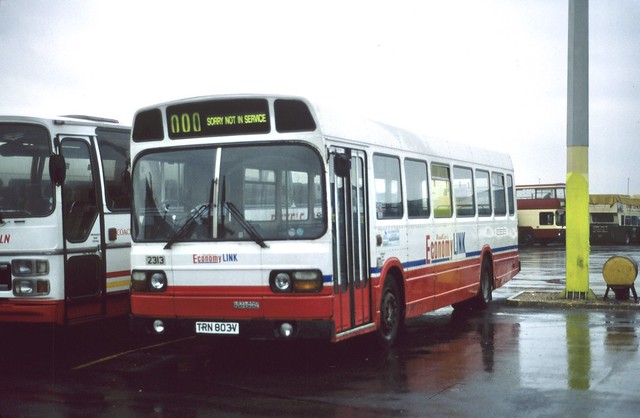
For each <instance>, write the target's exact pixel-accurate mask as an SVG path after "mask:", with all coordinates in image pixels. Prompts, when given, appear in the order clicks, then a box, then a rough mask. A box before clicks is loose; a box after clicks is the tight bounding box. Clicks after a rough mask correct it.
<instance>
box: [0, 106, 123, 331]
mask: <svg viewBox="0 0 640 418" xmlns="http://www.w3.org/2000/svg"><path fill="white" fill-rule="evenodd" d="M130 132H131V130H130V128H128V127H124V126H122V125H120V124H118V123H116V122H115V121H110V120H105V119H101V118H91V117H81V116H71V117H59V118H38V117H18V116H0V323H16V324H17V323H47V324H56V325H67V324H73V323H79V322H85V321H90V320H94V319H99V318H106V317H110V316H116V315H121V316H125V315H126V314H128V313H129V284H130V269H129V253H130V246H131V235H130V233H129V227H130V211H129V207H130V201H131V198H130V196H131V187H130V184H131V182H130V177H131V176H130V160H129V141H130Z"/></svg>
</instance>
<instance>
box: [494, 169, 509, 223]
mask: <svg viewBox="0 0 640 418" xmlns="http://www.w3.org/2000/svg"><path fill="white" fill-rule="evenodd" d="M491 186H492V189H493V210H494V215H496V216H504V215H506V214H507V202H506V200H505V198H504V190H505V187H504V175H503V174H502V173H491Z"/></svg>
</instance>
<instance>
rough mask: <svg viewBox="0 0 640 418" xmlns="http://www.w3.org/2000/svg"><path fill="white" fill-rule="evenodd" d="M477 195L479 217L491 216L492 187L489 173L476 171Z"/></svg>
mask: <svg viewBox="0 0 640 418" xmlns="http://www.w3.org/2000/svg"><path fill="white" fill-rule="evenodd" d="M476 193H477V194H476V199H477V201H478V216H491V185H490V183H489V172H488V171H485V170H476Z"/></svg>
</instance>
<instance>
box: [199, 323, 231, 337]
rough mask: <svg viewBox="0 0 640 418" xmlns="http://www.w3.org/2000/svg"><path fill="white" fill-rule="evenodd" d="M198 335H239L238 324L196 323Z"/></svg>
mask: <svg viewBox="0 0 640 418" xmlns="http://www.w3.org/2000/svg"><path fill="white" fill-rule="evenodd" d="M196 333H198V334H239V333H240V324H238V323H237V322H196Z"/></svg>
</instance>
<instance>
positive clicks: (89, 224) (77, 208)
mask: <svg viewBox="0 0 640 418" xmlns="http://www.w3.org/2000/svg"><path fill="white" fill-rule="evenodd" d="M61 152H62V155H63V156H64V158H65V163H66V166H67V170H66V179H65V182H64V184H63V185H62V209H63V219H62V222H63V231H64V243H65V251H64V272H65V273H64V291H65V311H66V312H65V320H66V321H68V322H69V321H70V322H73V321H78V320H82V319H87V318H90V317H96V316H101V315H102V314H103V304H102V297H103V294H104V283H103V282H104V280H103V265H102V251H101V250H100V248H101V246H100V243H101V240H102V237H101V228H100V218H101V217H100V216H98V215H99V210H100V209H99V208H100V207H101V205H99V204H98V192H99V190H96V184H97V183H96V179H97V178H98V173H96V170H95V167H96V165H95V161H94V159H93V158H92V152H91V144H90V142H89V138H86V137H72V138H71V137H65V138H63V139H62V141H61Z"/></svg>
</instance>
